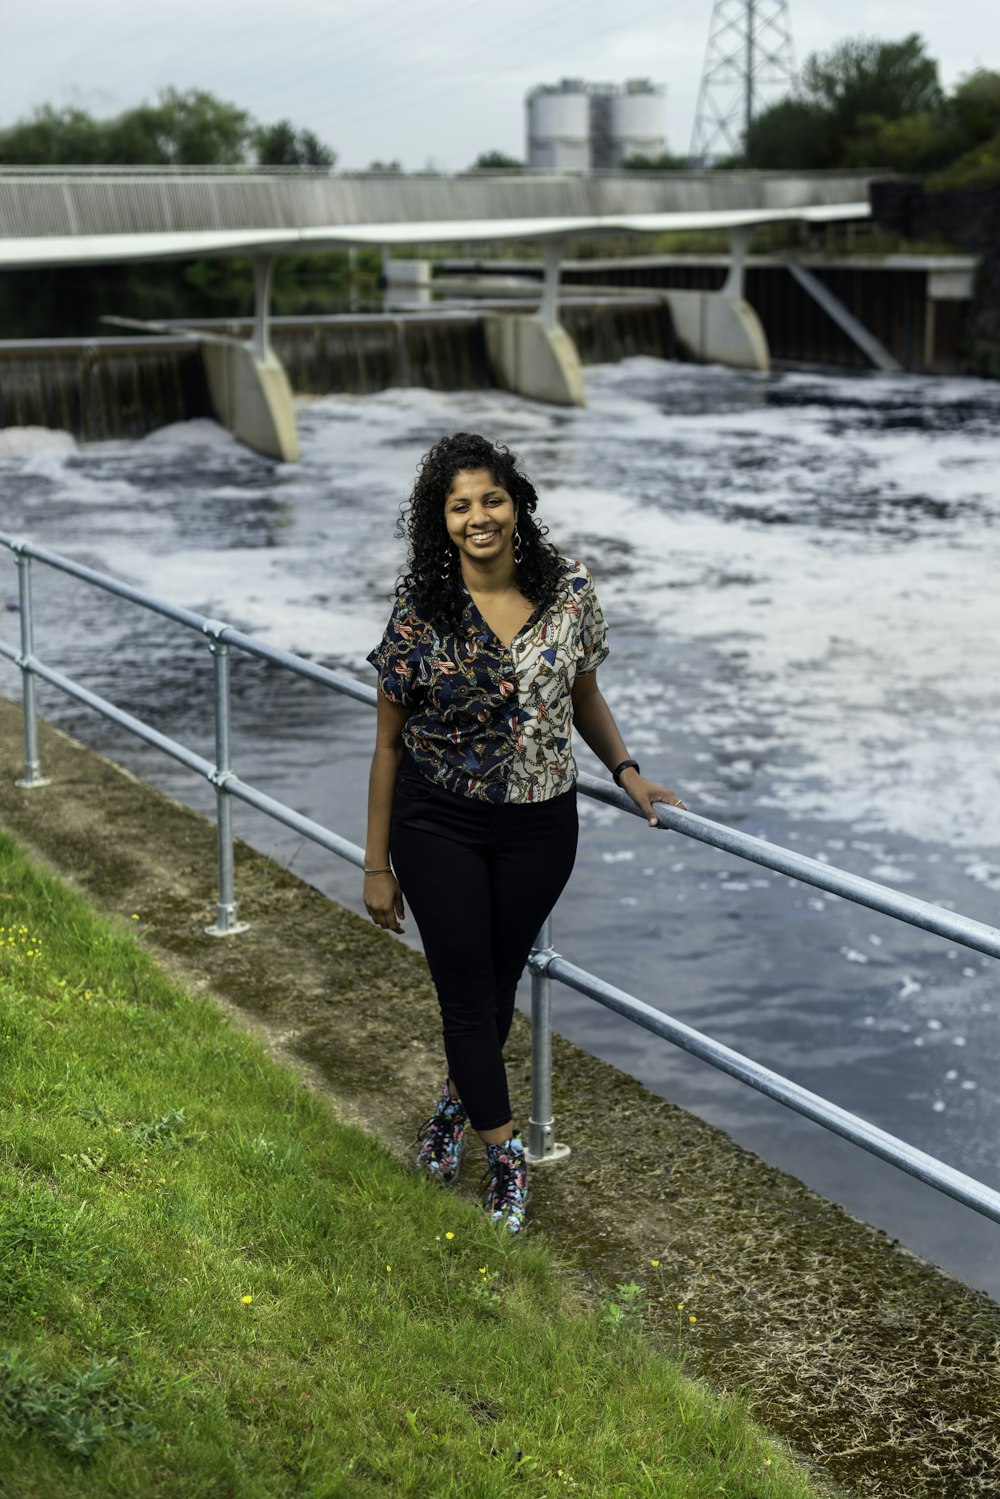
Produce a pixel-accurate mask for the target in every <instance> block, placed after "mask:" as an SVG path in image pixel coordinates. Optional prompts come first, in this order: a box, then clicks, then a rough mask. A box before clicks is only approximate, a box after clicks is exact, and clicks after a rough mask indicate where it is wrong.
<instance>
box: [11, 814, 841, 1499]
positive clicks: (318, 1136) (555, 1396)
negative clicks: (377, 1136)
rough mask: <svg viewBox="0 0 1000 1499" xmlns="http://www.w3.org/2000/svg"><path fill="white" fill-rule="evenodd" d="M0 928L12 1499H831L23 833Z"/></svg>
mask: <svg viewBox="0 0 1000 1499" xmlns="http://www.w3.org/2000/svg"><path fill="white" fill-rule="evenodd" d="M135 926H136V928H137V929H140V930H141V922H140V921H137V922H136V923H135ZM0 928H2V931H0V1048H2V1079H3V1081H2V1083H0V1111H2V1119H0V1141H2V1144H0V1329H2V1331H0V1474H2V1475H3V1477H2V1484H0V1486H2V1488H3V1492H4V1494H8V1495H10V1496H12V1499H62V1496H76V1495H79V1496H81V1499H82V1496H87V1499H91V1496H94V1495H98V1496H101V1499H104V1496H109V1499H110V1496H135V1499H154V1496H165V1495H176V1496H178V1499H197V1496H201V1495H204V1496H211V1499H223V1496H239V1499H250V1496H272V1495H308V1496H312V1499H321V1496H322V1499H332V1496H341V1495H343V1496H363V1495H391V1496H397V1495H399V1496H405V1495H427V1496H435V1499H446V1496H454V1499H493V1496H506V1495H525V1496H535V1495H538V1496H542V1495H556V1494H566V1493H571V1492H576V1493H578V1494H580V1495H584V1494H585V1495H588V1496H590V1495H599V1496H615V1495H621V1496H630V1499H631V1496H635V1495H651V1496H652V1495H655V1496H657V1499H671V1496H677V1499H701V1496H706V1499H707V1496H710V1495H711V1496H717V1495H727V1496H732V1499H737V1496H739V1499H792V1496H797V1499H806V1496H808V1495H812V1494H814V1493H815V1492H816V1490H815V1489H814V1488H813V1487H811V1485H810V1482H809V1480H808V1479H807V1477H806V1476H804V1475H803V1473H802V1472H801V1471H800V1470H799V1469H797V1468H796V1467H794V1466H793V1465H792V1464H791V1463H790V1462H789V1461H788V1459H787V1458H786V1456H785V1455H784V1454H783V1453H782V1452H781V1451H780V1450H779V1449H778V1448H777V1447H776V1446H775V1445H773V1444H771V1443H769V1442H768V1441H767V1440H766V1439H765V1438H764V1437H762V1436H761V1434H760V1433H759V1432H758V1431H757V1430H756V1429H755V1428H754V1427H753V1426H752V1425H751V1424H750V1423H749V1422H748V1420H747V1419H746V1415H745V1411H744V1410H743V1408H742V1407H741V1405H740V1404H739V1403H738V1402H737V1401H733V1400H723V1401H717V1400H716V1399H714V1398H713V1397H711V1396H709V1395H708V1394H707V1393H706V1392H705V1391H704V1390H703V1389H702V1388H701V1387H700V1386H698V1385H696V1384H694V1383H693V1382H691V1381H689V1380H687V1379H686V1378H685V1377H684V1376H683V1374H682V1373H681V1372H680V1370H679V1368H678V1367H677V1366H676V1365H675V1364H673V1363H671V1362H670V1361H669V1360H668V1359H667V1358H666V1357H664V1355H663V1354H662V1352H661V1351H659V1350H657V1349H656V1348H655V1347H654V1345H653V1344H652V1343H651V1342H650V1341H649V1340H648V1339H647V1338H646V1337H645V1335H644V1333H643V1331H642V1293H641V1292H638V1290H637V1288H635V1287H629V1286H624V1287H620V1288H619V1290H618V1292H617V1293H616V1294H615V1295H614V1296H612V1297H610V1298H609V1299H608V1301H607V1302H606V1303H605V1304H604V1305H603V1306H598V1307H596V1308H595V1307H587V1306H585V1305H583V1304H582V1302H581V1300H580V1298H579V1297H574V1295H573V1293H572V1292H571V1290H570V1289H569V1287H568V1282H567V1279H566V1277H565V1276H562V1275H560V1273H559V1271H558V1269H557V1267H556V1265H555V1262H554V1259H553V1256H552V1254H551V1252H550V1250H549V1249H548V1248H547V1247H546V1245H545V1244H544V1243H543V1242H541V1241H540V1240H537V1239H536V1240H532V1239H530V1238H529V1239H527V1240H521V1241H517V1240H512V1239H510V1238H509V1237H504V1236H503V1234H502V1232H501V1231H500V1230H498V1229H494V1228H493V1226H492V1225H491V1224H490V1223H489V1222H488V1221H487V1220H486V1218H485V1216H484V1215H483V1214H482V1213H481V1211H479V1210H478V1209H477V1208H476V1207H475V1206H474V1205H470V1204H469V1203H468V1202H465V1201H463V1200H461V1199H457V1198H454V1197H449V1196H448V1195H447V1194H446V1193H444V1192H441V1191H437V1190H435V1189H433V1188H432V1187H429V1186H428V1185H427V1184H426V1183H424V1182H422V1181H420V1180H418V1179H417V1178H416V1177H414V1176H412V1175H409V1174H407V1173H405V1172H404V1171H402V1170H401V1169H400V1168H399V1166H398V1165H397V1164H396V1163H395V1162H394V1161H393V1160H392V1158H390V1157H389V1156H388V1155H387V1153H386V1152H385V1151H384V1150H382V1149H381V1148H380V1147H379V1146H378V1145H376V1144H375V1143H373V1142H372V1141H371V1140H369V1139H367V1138H366V1137H364V1136H363V1135H361V1134H359V1133H357V1132H356V1131H354V1130H351V1129H348V1128H345V1127H343V1126H342V1125H340V1124H339V1123H337V1122H336V1120H335V1118H334V1116H333V1114H332V1111H331V1109H330V1108H329V1106H328V1105H327V1104H326V1102H325V1101H324V1100H322V1099H320V1098H317V1097H316V1096H314V1095H313V1094H312V1093H310V1092H309V1091H308V1090H307V1089H306V1088H305V1087H304V1086H303V1084H302V1083H301V1082H300V1081H299V1080H298V1079H297V1078H295V1077H294V1076H293V1075H292V1074H290V1073H289V1072H288V1071H286V1070H283V1069H282V1068H280V1067H279V1066H277V1065H276V1064H274V1063H273V1062H271V1061H270V1060H269V1059H268V1057H267V1056H266V1055H265V1053H264V1051H263V1049H262V1048H261V1047H260V1046H259V1045H258V1044H257V1043H256V1042H255V1041H254V1040H252V1039H251V1038H249V1037H247V1036H246V1035H244V1034H242V1033H241V1032H239V1031H237V1030H236V1029H235V1028H233V1027H231V1026H230V1025H229V1024H228V1023H227V1021H226V1020H225V1019H224V1018H223V1017H222V1016H221V1014H220V1013H219V1012H218V1011H217V1010H216V1009H215V1008H214V1007H213V1005H212V1004H211V1003H210V1002H208V1001H206V1000H205V999H201V998H194V997H191V996H189V995H187V994H185V993H184V992H182V991H181V990H180V989H179V988H178V987H177V986H176V985H175V984H174V983H173V982H172V981H171V980H170V979H169V978H168V977H167V976H165V974H164V973H163V972H162V971H161V970H160V969H158V968H157V967H156V965H155V964H154V963H153V962H152V961H151V960H150V959H149V958H148V957H147V955H146V954H145V952H144V951H143V950H142V947H141V946H140V944H139V942H138V941H137V940H136V938H135V935H134V933H133V931H121V930H118V929H116V928H115V926H113V925H111V924H109V923H107V922H105V921H103V920H101V919H99V918H98V917H97V916H95V914H94V913H93V912H92V911H91V910H90V909H89V908H88V907H87V906H85V905H84V904H83V903H82V902H81V901H80V900H79V899H78V898H77V897H76V896H75V895H73V894H72V893H71V892H69V891H68V890H66V889H65V888H63V887H62V886H61V885H59V884H58V883H57V882H55V881H54V880H52V879H49V878H48V877H46V876H44V875H43V874H41V873H39V872H38V871H37V870H35V869H34V868H32V867H31V866H30V865H29V864H27V863H26V862H25V860H24V859H23V857H22V856H21V854H20V853H19V851H18V850H17V849H16V847H15V846H14V845H13V844H12V843H11V842H10V841H8V840H6V839H4V838H3V837H0Z"/></svg>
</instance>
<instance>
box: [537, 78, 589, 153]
mask: <svg viewBox="0 0 1000 1499" xmlns="http://www.w3.org/2000/svg"><path fill="white" fill-rule="evenodd" d="M527 104H528V165H529V166H530V167H536V168H539V169H540V170H542V171H547V172H588V171H589V170H590V101H589V99H588V96H587V85H586V84H585V83H584V82H583V80H582V79H580V78H564V79H563V80H562V81H561V82H560V83H557V84H548V83H543V84H541V85H539V87H538V88H534V89H532V90H531V92H530V93H529V94H528V98H527Z"/></svg>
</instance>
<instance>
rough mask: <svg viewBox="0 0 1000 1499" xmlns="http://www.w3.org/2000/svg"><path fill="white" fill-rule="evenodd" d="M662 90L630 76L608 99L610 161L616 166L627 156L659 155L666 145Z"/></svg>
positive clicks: (663, 91)
mask: <svg viewBox="0 0 1000 1499" xmlns="http://www.w3.org/2000/svg"><path fill="white" fill-rule="evenodd" d="M665 107H666V90H665V89H664V87H663V85H662V84H659V83H651V82H650V81H649V79H648V78H630V79H629V80H628V82H627V83H626V84H625V87H624V88H623V89H621V90H619V91H616V92H615V93H614V94H612V95H611V97H610V99H609V100H608V133H609V136H610V158H611V160H610V165H611V166H616V167H619V166H621V164H622V162H623V161H624V160H625V159H626V157H629V156H659V155H660V154H661V153H662V152H664V151H665V150H666V148H667V146H666V138H665V135H664V129H663V126H664V114H665Z"/></svg>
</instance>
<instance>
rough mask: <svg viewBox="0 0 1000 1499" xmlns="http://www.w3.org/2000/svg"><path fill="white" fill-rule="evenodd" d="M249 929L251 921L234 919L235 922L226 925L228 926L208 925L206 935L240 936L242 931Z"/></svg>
mask: <svg viewBox="0 0 1000 1499" xmlns="http://www.w3.org/2000/svg"><path fill="white" fill-rule="evenodd" d="M249 930H250V923H249V921H234V922H231V923H230V925H229V926H226V927H222V926H207V927H206V928H205V936H206V937H237V936H239V934H240V932H248V931H249Z"/></svg>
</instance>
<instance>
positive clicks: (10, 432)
mask: <svg viewBox="0 0 1000 1499" xmlns="http://www.w3.org/2000/svg"><path fill="white" fill-rule="evenodd" d="M75 452H76V439H75V438H74V437H73V436H72V434H71V433H69V432H62V431H58V430H57V429H55V428H53V427H2V428H0V461H2V460H3V459H6V458H34V457H35V456H37V455H38V454H40V453H52V454H56V455H64V454H67V453H75Z"/></svg>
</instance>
